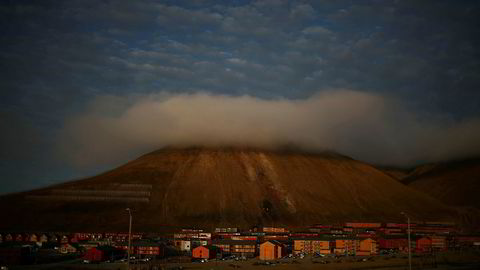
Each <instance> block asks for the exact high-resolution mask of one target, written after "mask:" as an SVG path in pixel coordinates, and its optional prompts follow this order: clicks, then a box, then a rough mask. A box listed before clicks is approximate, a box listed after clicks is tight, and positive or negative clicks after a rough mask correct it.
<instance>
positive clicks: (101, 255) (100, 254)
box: [84, 246, 126, 262]
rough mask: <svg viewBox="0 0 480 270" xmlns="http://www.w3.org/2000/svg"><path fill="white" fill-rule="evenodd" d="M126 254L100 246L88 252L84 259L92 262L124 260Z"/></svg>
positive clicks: (112, 248)
mask: <svg viewBox="0 0 480 270" xmlns="http://www.w3.org/2000/svg"><path fill="white" fill-rule="evenodd" d="M125 254H126V253H125V251H123V250H120V249H117V248H115V247H112V246H99V247H94V248H91V249H89V250H87V252H86V253H85V255H84V259H85V260H88V261H90V262H102V261H107V260H117V259H120V258H123V257H125Z"/></svg>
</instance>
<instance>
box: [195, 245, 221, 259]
mask: <svg viewBox="0 0 480 270" xmlns="http://www.w3.org/2000/svg"><path fill="white" fill-rule="evenodd" d="M217 249H218V248H217V247H216V246H199V247H196V248H194V249H193V250H192V258H193V259H213V258H216V257H217Z"/></svg>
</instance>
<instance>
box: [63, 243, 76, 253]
mask: <svg viewBox="0 0 480 270" xmlns="http://www.w3.org/2000/svg"><path fill="white" fill-rule="evenodd" d="M58 251H59V252H60V253H62V254H69V253H76V252H77V251H78V249H77V247H75V246H73V245H72V244H68V243H67V244H62V245H61V246H60V248H59V249H58Z"/></svg>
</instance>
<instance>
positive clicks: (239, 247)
mask: <svg viewBox="0 0 480 270" xmlns="http://www.w3.org/2000/svg"><path fill="white" fill-rule="evenodd" d="M212 245H214V246H216V247H218V248H219V250H218V251H219V252H221V253H222V254H223V255H235V256H239V257H247V258H253V257H255V255H256V250H257V248H256V247H257V241H251V240H229V239H228V240H226V239H220V240H216V241H214V242H213V243H212Z"/></svg>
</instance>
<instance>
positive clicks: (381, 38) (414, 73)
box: [0, 0, 480, 178]
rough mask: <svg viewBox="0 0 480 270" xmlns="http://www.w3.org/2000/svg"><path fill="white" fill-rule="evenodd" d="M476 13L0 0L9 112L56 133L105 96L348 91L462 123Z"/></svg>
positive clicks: (474, 73) (479, 35)
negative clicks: (397, 103) (391, 101)
mask: <svg viewBox="0 0 480 270" xmlns="http://www.w3.org/2000/svg"><path fill="white" fill-rule="evenodd" d="M478 14H480V3H478V2H475V1H469V2H463V1H462V2H460V1H421V2H419V1H393V0H392V1H373V0H372V1H328V2H325V1H247V2H243V1H238V2H237V1H234V2H228V3H227V2H224V1H218V2H212V1H161V2H157V1H146V0H141V1H129V0H121V1H93V0H91V1H90V0H87V1H84V0H81V1H80V0H78V1H63V2H58V1H4V2H2V3H1V4H0V106H2V108H5V110H7V111H9V112H10V113H13V114H16V115H19V116H21V117H20V118H19V119H23V120H18V121H24V122H25V123H27V122H28V123H33V124H34V126H35V127H36V129H38V132H37V134H39V136H43V137H47V138H48V137H51V134H52V133H55V132H58V131H59V130H62V129H63V125H64V119H65V118H68V119H70V118H69V117H71V116H73V115H78V113H79V112H80V111H81V110H83V109H84V108H85V106H86V104H89V103H90V102H91V101H92V100H93V99H95V98H97V97H99V96H105V95H107V96H108V95H110V96H130V95H140V96H142V95H145V94H147V95H149V94H155V93H157V92H158V91H159V89H160V90H161V91H168V92H169V93H174V94H175V93H176V94H185V93H190V94H192V93H197V92H199V91H204V92H209V93H212V94H216V95H231V96H243V95H249V96H251V97H252V98H260V99H261V100H276V99H278V98H284V99H305V98H309V97H311V96H312V95H314V94H315V93H318V92H322V91H324V90H328V89H339V88H346V89H357V90H358V91H361V92H365V93H367V94H371V95H374V96H385V95H386V96H388V97H389V99H394V100H398V101H399V102H401V103H402V104H403V105H402V106H404V107H405V108H406V109H405V110H409V111H412V112H415V113H414V114H415V115H425V114H429V115H441V116H442V118H452V119H454V120H452V121H456V123H461V122H462V121H467V119H475V118H477V116H478V115H479V114H480V93H479V92H478V89H479V87H480V75H479V74H480V57H479V53H478V49H477V48H480V32H479V31H480V24H479V20H478V18H479V16H478ZM468 121H470V120H468ZM440 122H441V121H440ZM435 123H437V124H438V123H439V121H435ZM437 124H436V125H437ZM25 125H26V126H29V125H30V124H25ZM442 130H443V129H442ZM9 138H10V137H9ZM8 140H11V138H10V139H8V138H5V141H8ZM12 143H15V142H14V141H12ZM35 144H37V145H42V147H44V148H54V147H55V142H53V141H48V140H47V141H44V140H40V141H39V142H37V143H35ZM52 159H53V158H52ZM372 160H373V159H372ZM67 170H68V169H67ZM51 171H55V170H51ZM70 171H71V172H72V175H73V174H74V173H75V171H74V170H70ZM62 175H63V174H62ZM52 178H57V176H56V175H54V173H52Z"/></svg>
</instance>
